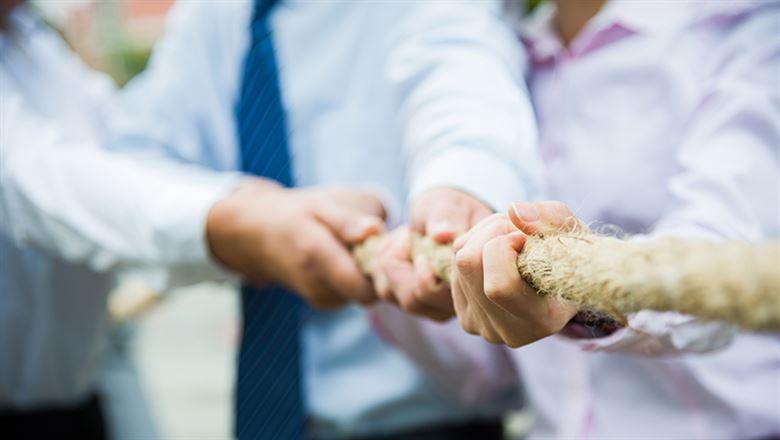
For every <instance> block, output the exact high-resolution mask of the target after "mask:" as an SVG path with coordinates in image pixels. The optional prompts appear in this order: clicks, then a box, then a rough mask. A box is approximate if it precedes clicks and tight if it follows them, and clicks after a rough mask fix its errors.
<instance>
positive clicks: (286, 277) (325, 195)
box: [206, 179, 385, 309]
mask: <svg viewBox="0 0 780 440" xmlns="http://www.w3.org/2000/svg"><path fill="white" fill-rule="evenodd" d="M384 216H385V212H384V207H383V206H382V204H381V202H379V200H378V199H377V198H376V197H374V196H372V195H370V194H369V193H366V192H361V191H354V190H347V189H285V188H282V187H280V186H278V185H275V184H273V183H270V182H269V181H267V180H262V179H251V180H250V181H248V182H247V183H245V184H243V185H241V186H240V187H239V188H238V189H237V190H236V191H235V192H234V193H233V194H231V195H229V196H228V197H227V198H225V199H224V200H222V201H220V202H218V203H216V204H215V205H214V206H213V207H212V209H211V211H210V212H209V215H208V219H207V225H206V230H207V233H206V235H207V239H208V242H209V246H210V248H211V251H212V254H213V255H214V257H215V258H216V259H217V260H218V261H220V262H221V263H222V264H224V265H225V266H226V267H228V268H229V269H232V270H234V271H236V272H238V273H240V274H242V275H243V276H244V277H245V278H246V279H247V280H248V281H250V282H252V283H255V284H265V283H277V284H280V285H282V286H285V287H287V288H289V289H291V290H293V291H295V292H297V293H298V294H300V295H301V296H302V297H303V298H304V299H306V300H307V301H308V302H309V303H311V304H312V306H314V307H316V308H322V309H330V308H335V307H339V306H342V305H344V304H345V303H346V302H348V301H350V300H355V301H359V302H361V303H364V304H367V303H371V302H373V301H374V300H376V298H377V297H376V294H375V293H374V290H373V288H372V286H371V283H370V282H369V281H368V280H367V279H366V278H365V277H364V276H363V274H362V273H361V272H360V270H359V268H358V267H357V265H356V263H355V262H354V260H353V259H352V256H351V254H350V252H349V249H348V246H350V245H353V244H356V243H358V242H361V241H363V240H364V239H365V238H366V237H367V236H369V235H371V234H375V233H378V232H380V231H382V230H383V229H384V223H383V220H382V219H383V218H384Z"/></svg>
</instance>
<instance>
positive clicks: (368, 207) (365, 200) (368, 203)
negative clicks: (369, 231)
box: [320, 187, 387, 220]
mask: <svg viewBox="0 0 780 440" xmlns="http://www.w3.org/2000/svg"><path fill="white" fill-rule="evenodd" d="M320 191H322V192H323V193H324V194H326V195H327V197H328V198H330V199H332V200H333V201H335V202H337V203H338V204H339V205H341V206H342V207H346V208H349V209H351V210H353V211H356V212H360V213H363V214H368V215H374V216H377V217H379V218H381V219H383V220H384V219H385V218H386V217H387V211H386V210H385V206H384V204H383V203H382V201H381V199H380V198H379V197H377V193H375V192H373V191H370V190H355V189H353V188H342V187H331V188H322V189H320Z"/></svg>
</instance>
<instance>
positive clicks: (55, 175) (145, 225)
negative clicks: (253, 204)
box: [0, 90, 240, 284]
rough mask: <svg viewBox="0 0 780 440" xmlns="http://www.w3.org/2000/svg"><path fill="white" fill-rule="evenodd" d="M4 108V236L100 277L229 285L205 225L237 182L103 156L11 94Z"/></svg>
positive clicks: (0, 195)
mask: <svg viewBox="0 0 780 440" xmlns="http://www.w3.org/2000/svg"><path fill="white" fill-rule="evenodd" d="M0 106H2V107H1V109H0V115H2V117H0V176H2V178H1V179H0V220H2V221H1V222H0V232H1V233H2V234H3V235H5V236H7V237H8V238H9V239H10V240H12V241H13V242H15V243H17V244H18V245H20V246H25V245H35V246H38V247H40V248H43V249H46V250H47V251H49V252H51V253H53V254H55V255H58V256H60V257H62V258H64V259H66V260H68V261H72V262H78V263H84V264H87V265H88V266H89V267H91V268H92V269H94V270H96V271H109V270H114V271H121V270H122V269H125V268H141V267H147V266H148V267H163V268H165V269H169V270H170V275H169V277H168V280H169V281H170V282H171V283H177V284H178V283H183V284H184V283H190V282H197V281H201V280H203V279H208V278H211V277H214V276H219V277H220V278H225V277H226V274H225V273H224V272H223V271H222V270H221V269H219V268H218V267H217V266H216V264H214V263H212V261H211V258H210V254H209V250H208V246H207V243H206V240H205V222H206V216H207V214H208V212H209V210H210V208H211V206H212V205H213V204H214V203H215V202H216V201H217V200H218V199H220V198H221V197H223V196H225V195H226V194H227V193H228V192H230V191H231V190H232V189H233V187H234V186H235V185H236V184H237V182H238V180H239V179H240V176H239V175H238V174H236V173H217V172H212V171H207V170H205V169H201V168H196V167H194V166H185V165H180V164H175V163H171V162H166V161H162V160H160V159H159V158H157V159H156V160H154V161H143V160H142V159H141V158H140V157H131V156H130V155H126V154H119V153H112V152H109V151H106V150H104V149H101V148H99V146H97V145H94V144H93V143H90V142H91V141H84V140H77V139H74V138H72V137H69V135H68V132H69V130H67V128H66V127H60V126H58V125H57V124H55V123H53V122H51V121H49V120H47V119H43V118H40V117H37V114H34V113H32V112H31V111H28V109H26V108H25V106H24V102H23V101H22V99H21V98H20V97H18V96H14V95H13V94H12V93H11V91H9V90H3V99H2V100H0ZM174 280H177V281H174Z"/></svg>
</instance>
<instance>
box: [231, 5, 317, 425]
mask: <svg viewBox="0 0 780 440" xmlns="http://www.w3.org/2000/svg"><path fill="white" fill-rule="evenodd" d="M275 3H276V0H258V1H256V3H255V11H254V16H253V18H252V24H251V38H252V40H251V45H250V47H249V52H248V53H247V56H246V59H245V64H244V77H243V83H242V88H241V96H240V99H239V101H238V105H237V108H236V117H237V122H238V130H239V139H240V143H241V160H242V164H243V166H242V168H243V170H244V171H245V172H247V173H251V174H255V175H258V176H262V177H266V178H269V179H274V180H276V181H278V182H279V183H281V184H283V185H285V186H292V185H293V177H292V171H291V158H290V152H289V150H288V149H287V129H286V124H285V115H284V110H283V108H282V101H281V94H280V89H279V78H278V69H277V65H276V58H275V55H274V46H273V36H272V33H271V29H270V27H269V24H268V15H269V12H270V11H271V9H272V8H273V6H274V4H275ZM241 298H242V309H243V337H242V340H241V352H240V355H239V360H238V385H237V387H236V434H237V436H238V438H239V439H269V440H270V439H279V440H288V439H298V438H301V437H303V436H304V432H305V415H304V406H303V399H302V390H301V365H300V329H301V315H302V311H303V310H304V308H305V305H304V304H303V302H302V301H301V300H300V298H299V297H297V296H296V295H294V294H292V293H290V292H287V291H285V290H284V289H282V288H280V287H277V286H272V287H267V288H263V289H257V288H252V287H249V286H245V287H244V288H243V289H242V292H241Z"/></svg>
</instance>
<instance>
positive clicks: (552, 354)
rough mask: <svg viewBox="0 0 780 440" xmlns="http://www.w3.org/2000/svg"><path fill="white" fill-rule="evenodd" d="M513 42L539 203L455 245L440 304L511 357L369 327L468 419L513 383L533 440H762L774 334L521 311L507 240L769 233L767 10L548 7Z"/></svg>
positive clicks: (492, 220) (774, 208) (654, 317)
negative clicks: (464, 407) (582, 229)
mask: <svg viewBox="0 0 780 440" xmlns="http://www.w3.org/2000/svg"><path fill="white" fill-rule="evenodd" d="M520 29H521V34H522V39H523V41H524V43H525V45H526V48H527V50H528V55H529V57H530V66H531V67H530V74H529V78H528V85H529V89H530V93H531V96H532V100H533V104H534V108H535V112H536V116H537V120H538V124H539V130H540V149H541V154H542V157H543V159H544V162H545V168H546V169H545V171H546V178H547V183H548V188H547V196H548V197H549V198H550V199H552V200H556V201H555V202H536V203H529V202H520V203H517V204H515V205H514V206H512V207H510V209H509V213H508V215H504V214H495V215H493V216H491V217H489V218H487V219H485V220H483V221H482V222H480V223H479V224H478V225H477V226H475V227H474V228H473V229H472V230H471V231H469V232H468V233H466V234H465V235H463V236H461V237H460V238H459V239H458V240H457V241H456V242H455V249H456V256H455V264H453V274H452V276H453V282H452V296H453V303H454V308H455V312H456V314H457V316H458V322H459V324H460V326H462V327H463V329H465V330H466V331H467V332H469V333H472V334H476V335H480V336H482V337H483V338H485V339H487V340H488V341H490V342H493V343H501V344H505V345H509V346H511V347H521V348H519V349H517V350H509V349H503V350H502V349H498V348H497V347H494V346H484V345H483V346H480V345H479V344H477V343H476V342H478V341H475V340H474V339H473V338H472V337H470V336H467V335H462V334H457V332H458V331H460V329H457V328H454V326H455V325H457V324H456V323H449V324H443V325H442V324H436V323H433V322H426V321H423V320H418V319H417V318H411V317H409V316H407V315H404V314H403V313H401V312H398V311H395V310H391V309H382V310H379V311H378V312H377V313H376V314H375V318H376V320H377V326H378V327H379V328H380V330H381V331H382V332H383V334H384V335H385V336H386V337H387V338H388V339H390V340H391V341H392V342H393V343H395V344H398V345H399V346H401V347H403V348H404V349H405V350H406V351H407V353H408V354H409V355H410V356H411V357H412V358H414V359H416V360H417V361H418V362H419V363H420V364H421V365H423V366H424V367H425V368H426V369H427V370H428V371H429V372H430V373H431V374H432V376H433V377H436V378H438V379H439V381H440V383H441V384H442V385H444V386H445V387H446V389H449V390H451V391H452V392H454V393H457V394H458V395H459V397H461V398H462V399H463V400H464V401H466V402H468V403H471V404H473V403H474V402H484V401H489V400H490V399H492V398H495V396H500V395H501V391H502V390H501V386H502V382H505V383H508V382H506V381H504V380H503V376H505V375H511V374H514V369H515V368H518V369H519V370H520V373H521V374H522V377H523V379H524V383H525V387H526V391H527V394H528V397H529V400H530V402H531V404H532V405H533V407H534V411H535V415H536V418H535V424H534V427H533V429H532V432H531V434H530V437H531V438H566V439H569V438H599V439H601V438H615V439H625V438H643V439H650V438H652V439H659V438H665V439H691V438H700V439H713V438H718V439H720V438H728V439H737V438H738V439H761V438H778V436H780V339H778V337H777V335H770V334H748V333H742V332H738V331H737V330H735V329H734V328H732V327H730V326H727V325H725V324H720V323H704V322H699V321H697V320H695V319H694V318H692V317H690V316H685V315H680V314H674V313H661V312H653V311H642V312H639V313H636V314H633V315H631V316H629V317H628V318H629V319H628V325H627V326H625V327H622V328H619V326H616V325H613V323H610V322H603V323H595V324H596V325H593V324H594V323H586V322H584V321H582V320H580V319H579V316H578V315H577V310H576V309H575V308H574V307H573V306H572V305H571V304H568V303H564V302H558V301H555V300H552V299H546V298H541V297H539V296H537V295H536V294H535V292H533V289H531V288H530V287H529V286H528V285H526V284H525V283H524V282H523V280H522V279H521V278H520V276H519V275H518V273H517V270H516V267H515V261H516V257H517V253H518V252H519V251H520V250H521V249H522V246H523V243H524V240H525V234H532V233H534V231H535V230H537V229H538V228H539V227H542V226H543V225H544V226H553V227H559V226H562V225H565V224H567V222H570V221H571V219H572V217H574V216H575V214H576V217H577V218H578V219H579V221H580V224H582V225H590V226H591V227H592V228H595V226H593V225H599V224H601V225H613V226H616V227H618V228H619V229H620V230H621V231H623V232H624V233H626V234H627V236H628V238H627V239H630V240H652V239H654V238H656V237H659V236H664V235H676V236H681V237H685V238H697V239H707V240H745V241H760V240H764V239H768V238H776V237H778V235H779V234H778V232H780V206H779V205H778V203H779V201H780V163H779V161H778V157H780V5H779V4H778V2H775V1H739V2H726V1H679V2H660V1H628V0H611V1H608V2H605V1H603V0H576V1H575V0H558V1H556V2H553V4H543V5H542V6H541V7H540V8H539V9H538V10H537V11H535V12H534V14H533V15H532V16H531V17H529V19H528V21H527V22H524V23H522V24H521V25H520ZM778 264H780V262H778ZM585 324H590V325H585ZM509 358H511V359H513V360H514V361H515V364H514V365H512V364H511V363H509V362H507V359H509Z"/></svg>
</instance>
